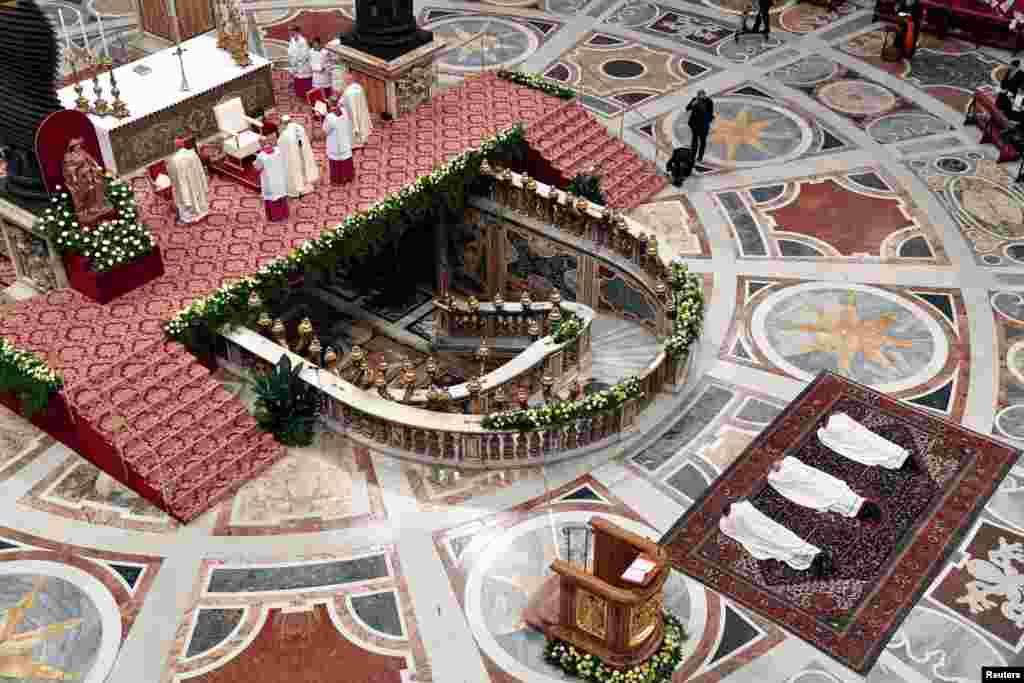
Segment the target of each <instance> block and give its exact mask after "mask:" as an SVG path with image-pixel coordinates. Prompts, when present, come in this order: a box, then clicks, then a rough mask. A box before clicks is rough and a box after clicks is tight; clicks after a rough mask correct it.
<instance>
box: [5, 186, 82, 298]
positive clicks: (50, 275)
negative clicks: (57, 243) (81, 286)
mask: <svg viewBox="0 0 1024 683" xmlns="http://www.w3.org/2000/svg"><path fill="white" fill-rule="evenodd" d="M35 223H36V217H35V216H34V215H33V214H32V213H30V212H28V211H26V210H25V209H22V208H21V207H19V206H16V205H14V204H12V203H10V202H8V201H5V200H2V199H0V232H2V233H3V236H2V238H0V249H3V250H4V251H5V254H6V256H7V258H9V259H10V260H11V261H12V262H13V263H14V269H15V272H16V273H17V277H18V281H19V282H20V283H23V284H26V285H28V286H30V287H31V288H32V289H35V290H37V291H39V292H42V293H46V292H48V291H50V290H51V289H60V288H62V287H67V286H68V278H67V274H66V273H65V272H64V262H63V261H62V260H61V257H60V254H59V253H58V252H57V249H56V248H55V247H54V245H53V242H52V241H51V240H50V238H49V237H48V236H47V235H46V234H45V233H43V232H41V231H39V230H38V229H36V227H35Z"/></svg>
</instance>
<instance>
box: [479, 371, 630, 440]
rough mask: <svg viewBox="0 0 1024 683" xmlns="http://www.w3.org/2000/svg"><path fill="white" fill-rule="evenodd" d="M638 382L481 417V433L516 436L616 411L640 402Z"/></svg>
mask: <svg viewBox="0 0 1024 683" xmlns="http://www.w3.org/2000/svg"><path fill="white" fill-rule="evenodd" d="M641 396H643V391H641V390H640V378H639V377H635V376H634V377H628V378H626V379H624V380H622V381H621V382H619V383H618V384H616V385H615V386H613V387H609V388H607V389H603V390H601V391H598V392H596V393H593V394H590V395H589V396H585V397H583V398H581V399H579V400H576V401H556V402H552V403H549V404H547V405H543V406H538V407H536V408H527V409H526V410H511V411H506V412H501V413H492V414H490V415H485V416H484V419H483V422H482V425H483V427H484V429H507V430H515V431H520V432H525V431H532V430H534V429H543V428H547V427H555V426H558V425H563V424H568V423H570V422H575V421H576V420H580V419H584V418H588V417H592V416H594V415H597V414H598V413H603V412H606V411H609V410H613V409H615V408H618V407H619V406H621V405H622V404H623V403H625V402H626V401H628V400H630V399H632V398H640V397H641Z"/></svg>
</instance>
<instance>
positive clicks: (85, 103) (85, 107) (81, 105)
mask: <svg viewBox="0 0 1024 683" xmlns="http://www.w3.org/2000/svg"><path fill="white" fill-rule="evenodd" d="M69 61H71V73H72V76H73V78H74V79H75V85H74V91H75V95H77V97H76V98H75V109H77V110H78V111H80V112H82V113H83V114H88V113H89V112H90V111H91V107H90V106H89V99H88V98H87V97H86V96H85V95H84V94H83V93H84V92H85V88H84V87H83V86H82V81H80V80H79V79H78V64H77V62H75V61H74V59H71V60H69Z"/></svg>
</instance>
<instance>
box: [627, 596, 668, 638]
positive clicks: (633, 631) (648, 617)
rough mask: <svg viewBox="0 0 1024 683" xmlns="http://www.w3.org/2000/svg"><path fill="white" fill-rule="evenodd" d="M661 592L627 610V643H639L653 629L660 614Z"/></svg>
mask: <svg viewBox="0 0 1024 683" xmlns="http://www.w3.org/2000/svg"><path fill="white" fill-rule="evenodd" d="M661 601H662V593H661V592H660V591H659V592H658V593H657V594H656V595H654V596H653V597H651V599H650V600H648V601H647V602H645V603H643V604H642V605H637V606H636V607H634V608H633V609H631V610H630V611H629V644H630V645H639V644H640V643H642V642H643V641H644V640H645V639H646V638H647V637H648V636H650V635H651V633H652V632H653V631H654V627H655V625H656V624H657V619H658V615H660V614H661Z"/></svg>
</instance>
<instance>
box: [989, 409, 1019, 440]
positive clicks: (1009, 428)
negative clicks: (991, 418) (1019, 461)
mask: <svg viewBox="0 0 1024 683" xmlns="http://www.w3.org/2000/svg"><path fill="white" fill-rule="evenodd" d="M996 426H997V427H999V431H1001V432H1002V433H1003V434H1006V435H1007V436H1009V437H1011V438H1013V439H1024V405H1015V406H1007V407H1005V408H1003V409H1002V410H1000V411H999V412H998V413H997V414H996Z"/></svg>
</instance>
